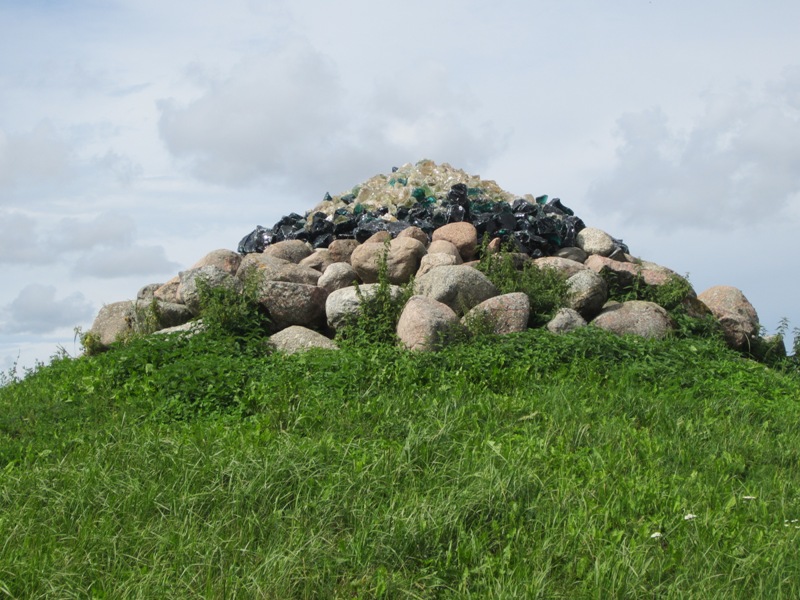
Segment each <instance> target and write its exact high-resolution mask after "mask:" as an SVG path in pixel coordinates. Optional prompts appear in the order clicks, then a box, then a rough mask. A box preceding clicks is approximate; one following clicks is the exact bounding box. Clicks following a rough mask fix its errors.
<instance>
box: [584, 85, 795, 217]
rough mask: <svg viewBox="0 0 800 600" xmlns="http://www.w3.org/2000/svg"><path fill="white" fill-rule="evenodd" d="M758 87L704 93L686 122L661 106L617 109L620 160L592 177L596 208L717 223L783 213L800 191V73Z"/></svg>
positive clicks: (789, 207) (645, 215)
mask: <svg viewBox="0 0 800 600" xmlns="http://www.w3.org/2000/svg"><path fill="white" fill-rule="evenodd" d="M767 89H768V90H769V92H770V93H756V92H754V91H753V90H751V89H749V88H748V87H746V86H742V87H740V88H739V89H738V90H736V91H735V92H733V93H730V94H727V95H718V96H709V97H707V98H706V110H705V112H704V113H703V114H702V115H701V116H700V117H699V118H698V119H697V120H696V121H695V122H694V123H693V125H692V126H691V127H690V128H689V129H688V130H687V131H679V130H676V129H674V128H672V127H670V123H669V118H668V116H667V114H666V113H665V112H663V111H662V110H661V109H659V108H654V109H650V110H646V111H642V112H637V113H629V114H625V115H623V116H622V117H621V118H620V119H619V121H618V123H617V126H618V135H619V138H620V145H619V146H618V148H617V164H616V166H615V168H614V169H613V170H612V171H611V172H610V174H609V175H608V176H607V177H605V178H603V179H601V180H599V181H597V182H595V184H594V185H593V187H592V189H591V192H590V197H591V200H592V202H593V203H594V204H596V205H597V206H598V208H600V207H602V208H603V210H606V211H610V212H617V213H620V214H622V215H624V216H625V218H626V220H628V221H629V222H642V223H650V224H656V225H661V226H669V227H675V228H677V227H694V228H702V229H716V228H729V227H737V226H744V225H748V224H752V223H754V222H759V221H767V220H769V219H780V218H785V217H786V216H787V215H789V214H790V213H791V212H792V210H793V208H794V207H795V205H796V203H797V202H798V197H799V196H798V194H800V144H798V140H800V103H798V98H800V76H798V73H797V71H791V72H788V74H787V76H786V77H785V78H784V79H783V80H782V81H781V82H780V83H779V84H772V85H770V86H768V87H767Z"/></svg>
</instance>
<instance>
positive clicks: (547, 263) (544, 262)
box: [533, 256, 589, 279]
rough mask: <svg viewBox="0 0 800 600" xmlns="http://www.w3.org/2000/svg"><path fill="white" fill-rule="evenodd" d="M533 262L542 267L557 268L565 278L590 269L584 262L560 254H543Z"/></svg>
mask: <svg viewBox="0 0 800 600" xmlns="http://www.w3.org/2000/svg"><path fill="white" fill-rule="evenodd" d="M533 264H535V265H536V266H537V267H539V268H540V269H555V270H556V271H558V272H559V273H561V274H562V275H563V276H564V279H567V278H569V277H572V276H573V275H575V273H578V272H579V271H587V270H588V269H589V268H588V267H586V266H584V265H583V263H579V262H577V261H574V260H571V259H569V258H561V257H559V256H543V257H542V258H537V259H535V260H534V261H533Z"/></svg>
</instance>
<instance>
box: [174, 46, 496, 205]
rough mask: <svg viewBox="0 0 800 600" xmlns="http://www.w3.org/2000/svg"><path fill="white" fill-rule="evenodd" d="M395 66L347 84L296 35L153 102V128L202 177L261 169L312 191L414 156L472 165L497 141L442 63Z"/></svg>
mask: <svg viewBox="0 0 800 600" xmlns="http://www.w3.org/2000/svg"><path fill="white" fill-rule="evenodd" d="M192 68H193V69H195V70H197V68H198V67H197V65H193V67H192ZM401 71H402V70H401V69H396V70H393V71H392V72H387V73H384V74H380V73H376V74H375V76H374V77H365V78H363V85H361V86H359V88H358V89H345V88H344V87H343V86H342V85H341V83H340V80H339V77H338V74H337V70H336V67H335V65H334V64H333V63H331V61H330V60H328V59H327V58H326V57H325V56H323V55H322V54H321V53H319V52H317V51H316V50H315V49H314V48H312V47H311V46H309V45H308V44H303V43H293V44H289V45H286V46H284V47H283V48H281V49H279V50H277V51H275V52H273V53H270V54H264V55H260V56H254V57H250V58H249V59H247V60H244V61H242V62H241V63H239V64H238V65H237V66H236V67H235V68H234V69H232V71H231V72H230V74H229V75H228V76H227V77H224V78H219V77H217V78H210V79H209V80H208V81H207V82H206V83H205V84H204V85H205V89H204V92H203V93H202V95H201V96H200V97H198V98H197V99H195V100H194V101H192V102H190V103H188V104H185V105H180V104H178V103H177V102H175V101H172V100H164V101H161V102H159V104H158V108H159V110H160V112H161V116H160V120H159V130H160V133H161V137H162V139H163V141H164V143H165V144H166V147H167V148H168V150H169V151H170V152H171V153H172V154H173V155H174V156H175V157H177V158H178V159H180V160H182V161H184V162H185V164H186V165H188V167H189V169H190V170H191V172H192V173H193V174H194V176H195V177H197V178H199V179H201V180H204V181H207V182H212V183H216V184H222V185H227V186H242V185H248V184H251V183H254V182H257V181H260V180H264V179H268V180H270V181H272V182H278V183H281V182H283V183H287V182H290V183H291V184H292V185H293V186H294V188H295V191H301V192H308V193H312V194H318V195H319V196H322V194H323V193H324V192H325V191H326V189H327V190H330V191H332V192H334V193H336V192H339V191H342V190H343V189H345V188H346V187H350V186H352V185H353V184H355V183H358V182H359V179H354V177H355V176H359V177H362V178H363V177H365V176H371V175H374V174H375V173H376V172H386V171H388V170H389V168H390V167H391V166H392V165H394V164H397V163H401V164H402V163H404V162H409V161H411V162H413V161H416V160H419V159H421V158H432V159H434V160H437V161H439V162H442V161H451V162H454V163H455V164H457V165H459V166H464V167H466V168H472V167H473V166H477V165H481V164H484V163H485V161H486V159H487V157H488V156H491V155H493V154H495V153H496V152H497V151H498V150H499V148H500V147H501V146H502V145H503V140H502V138H503V136H502V135H500V134H498V132H496V131H495V130H494V129H493V128H492V127H491V126H490V124H488V123H475V122H474V118H472V117H473V109H474V107H475V106H476V105H477V102H476V101H475V99H474V98H472V97H471V96H470V94H469V92H468V91H467V90H456V89H454V88H453V86H452V84H451V82H450V81H449V80H448V77H447V73H446V72H445V70H444V69H443V68H442V67H438V66H436V65H427V66H426V65H417V66H416V67H415V70H414V71H413V72H412V71H408V72H401ZM198 83H201V82H200V81H199V80H198ZM364 174H366V175H364ZM298 187H299V190H298Z"/></svg>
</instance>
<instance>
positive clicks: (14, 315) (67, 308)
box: [0, 283, 94, 334]
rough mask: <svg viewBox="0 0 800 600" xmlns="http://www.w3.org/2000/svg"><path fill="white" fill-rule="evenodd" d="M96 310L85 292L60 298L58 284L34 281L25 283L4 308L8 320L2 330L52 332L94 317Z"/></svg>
mask: <svg viewBox="0 0 800 600" xmlns="http://www.w3.org/2000/svg"><path fill="white" fill-rule="evenodd" d="M93 311H94V309H93V307H92V304H91V303H90V302H89V301H88V300H87V299H86V298H85V297H84V296H83V294H80V293H76V294H71V295H70V296H67V297H66V298H62V299H60V300H57V299H56V288H55V287H54V286H52V285H42V284H39V283H33V284H30V285H27V286H26V287H24V288H23V289H22V291H21V292H20V293H19V294H18V295H17V297H16V298H15V299H14V300H13V301H12V302H11V303H10V304H8V305H7V306H5V307H4V308H3V310H2V313H3V316H4V317H5V322H4V323H3V324H2V325H0V331H2V332H3V333H34V334H44V333H50V332H53V331H55V330H56V329H59V328H62V327H73V326H75V325H76V324H78V323H81V322H83V321H86V320H87V319H90V318H91V317H92V314H93Z"/></svg>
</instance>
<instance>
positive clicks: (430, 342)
mask: <svg viewBox="0 0 800 600" xmlns="http://www.w3.org/2000/svg"><path fill="white" fill-rule="evenodd" d="M455 327H460V323H459V322H458V316H457V315H456V313H455V312H454V311H453V310H452V309H451V308H450V307H449V306H447V305H446V304H442V303H441V302H437V301H436V300H434V299H433V298H430V297H428V296H412V297H411V298H409V300H408V302H407V303H406V305H405V307H404V308H403V312H402V313H401V314H400V320H399V321H398V322H397V337H398V338H399V339H400V343H401V344H403V345H404V346H405V347H406V348H408V349H409V350H421V351H431V350H436V349H438V348H440V347H441V346H442V345H444V344H445V343H446V342H447V335H448V333H450V332H452V331H453V328H455Z"/></svg>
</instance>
